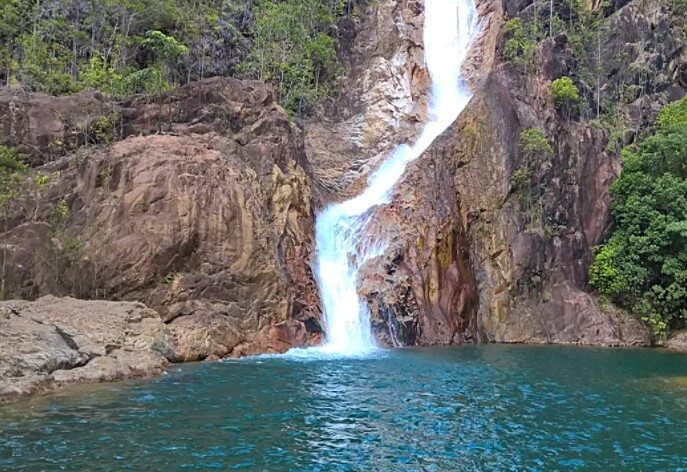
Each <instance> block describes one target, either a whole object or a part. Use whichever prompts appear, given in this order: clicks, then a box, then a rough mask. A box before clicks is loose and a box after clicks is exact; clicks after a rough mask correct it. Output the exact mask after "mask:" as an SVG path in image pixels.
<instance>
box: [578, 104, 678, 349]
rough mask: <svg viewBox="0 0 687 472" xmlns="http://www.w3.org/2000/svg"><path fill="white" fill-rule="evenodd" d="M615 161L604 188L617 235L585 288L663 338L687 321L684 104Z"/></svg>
mask: <svg viewBox="0 0 687 472" xmlns="http://www.w3.org/2000/svg"><path fill="white" fill-rule="evenodd" d="M622 159H623V172H622V174H621V176H620V177H619V178H618V179H617V180H616V181H615V182H614V184H613V185H612V187H611V197H612V199H613V207H612V213H613V218H614V220H615V223H616V228H615V230H614V232H613V234H612V235H611V237H610V239H609V241H608V242H607V243H606V244H605V245H604V246H602V247H601V248H600V249H599V250H598V252H597V254H596V257H595V260H594V263H593V264H592V266H591V268H590V274H589V275H590V283H591V285H592V286H593V287H594V288H596V289H597V290H598V291H599V292H601V293H603V294H605V295H608V296H610V297H611V298H612V299H613V300H614V301H615V302H616V303H617V304H619V305H621V306H623V307H625V308H627V309H629V310H632V311H635V312H637V313H639V314H640V315H641V316H642V318H643V319H644V320H645V321H646V322H647V323H648V324H650V325H651V326H652V327H653V328H654V330H655V332H656V333H657V334H658V335H661V336H662V335H665V332H666V330H667V329H671V328H679V327H682V326H684V324H685V321H686V320H687V98H684V99H682V100H681V101H679V102H677V103H675V104H673V105H669V106H667V107H665V108H664V109H663V110H662V112H661V113H660V115H659V117H658V120H657V126H656V133H655V134H654V135H653V136H651V137H649V138H647V139H646V140H644V142H642V143H641V144H640V145H639V147H638V148H637V149H634V150H632V149H625V150H624V151H623V153H622Z"/></svg>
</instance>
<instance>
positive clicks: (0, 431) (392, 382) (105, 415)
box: [0, 345, 687, 471]
mask: <svg viewBox="0 0 687 472" xmlns="http://www.w3.org/2000/svg"><path fill="white" fill-rule="evenodd" d="M0 426H1V428H0V470H60V469H64V470H137V471H139V470H209V469H220V470H266V471H281V470H294V471H320V470H321V471H349V470H360V471H378V470H379V471H405V470H413V471H414V470H418V471H425V470H427V471H446V470H542V471H550V470H602V469H607V470H618V469H624V470H647V471H648V470H652V471H653V470H687V356H684V355H679V354H671V353H667V352H661V351H649V350H636V351H631V350H601V349H574V348H553V347H521V346H497V345H488V346H480V347H474V346H473V347H462V348H453V349H432V350H414V349H413V350H397V351H384V352H382V353H381V354H379V355H377V356H375V357H373V358H368V359H357V360H355V359H350V360H311V361H304V360H288V359H280V358H261V359H260V358H259V359H247V360H241V361H231V362H224V363H214V364H196V365H185V366H181V367H177V366H175V367H173V368H172V369H171V370H170V373H169V374H168V375H166V376H164V377H163V378H161V379H159V380H155V381H151V382H146V383H138V384H119V385H115V386H113V385H101V386H97V387H90V388H86V389H79V390H78V391H71V392H66V393H64V394H61V395H59V396H52V397H44V398H36V399H32V400H30V401H24V402H20V403H15V404H12V405H6V406H3V407H0ZM681 468H682V469H681Z"/></svg>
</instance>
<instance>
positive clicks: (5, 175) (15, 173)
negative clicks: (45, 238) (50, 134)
mask: <svg viewBox="0 0 687 472" xmlns="http://www.w3.org/2000/svg"><path fill="white" fill-rule="evenodd" d="M26 161H27V158H26V156H24V155H23V154H21V153H19V152H17V151H16V150H14V149H12V148H9V147H7V146H3V145H1V144H0V221H2V223H3V227H2V228H0V230H2V231H6V229H7V228H6V223H7V220H6V210H7V205H8V204H9V203H10V201H11V200H12V199H14V198H16V197H17V195H18V194H19V190H20V187H21V184H22V182H23V180H24V175H25V173H26V171H27V169H28V165H27V164H26ZM6 276H7V248H6V247H5V246H3V247H2V251H1V252H0V300H2V299H4V297H5V292H6V286H5V283H6Z"/></svg>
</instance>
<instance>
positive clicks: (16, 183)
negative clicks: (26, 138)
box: [0, 145, 28, 218]
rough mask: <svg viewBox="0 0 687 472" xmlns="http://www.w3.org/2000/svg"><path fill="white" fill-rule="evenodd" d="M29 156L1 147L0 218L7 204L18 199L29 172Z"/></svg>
mask: <svg viewBox="0 0 687 472" xmlns="http://www.w3.org/2000/svg"><path fill="white" fill-rule="evenodd" d="M27 160H28V158H27V156H25V155H23V154H21V153H19V152H17V151H16V150H15V149H12V148H9V147H7V146H3V145H0V218H2V217H3V216H4V213H5V211H6V207H7V204H8V203H9V202H10V201H11V200H13V199H14V198H16V197H17V196H18V193H19V189H20V187H21V184H22V182H23V180H24V176H25V174H26V171H27V170H28V165H27Z"/></svg>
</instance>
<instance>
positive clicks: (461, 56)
mask: <svg viewBox="0 0 687 472" xmlns="http://www.w3.org/2000/svg"><path fill="white" fill-rule="evenodd" d="M476 31H477V12H476V8H475V4H474V0H425V20H424V33H423V37H424V48H425V49H424V52H425V65H426V67H427V70H428V71H429V75H430V78H431V95H430V100H429V109H428V116H429V120H428V121H427V123H425V125H424V127H423V129H422V131H421V133H420V135H419V137H418V138H417V141H416V142H415V143H414V144H413V145H412V146H409V145H401V146H399V147H397V148H396V149H395V150H394V152H393V153H392V154H391V155H390V156H389V157H388V158H387V159H386V160H385V161H384V162H383V163H382V164H381V166H380V167H379V168H378V169H377V170H376V171H375V172H373V173H372V174H371V175H370V177H369V178H368V182H367V187H366V188H365V190H364V191H363V192H362V193H361V194H359V195H358V196H356V197H354V198H352V199H350V200H346V201H344V202H341V203H336V204H332V205H330V206H328V207H327V208H326V209H325V210H324V211H322V212H321V213H320V214H319V215H317V218H316V223H315V243H316V256H315V261H314V262H315V264H314V269H315V276H316V281H317V284H318V287H319V291H320V294H321V297H322V308H323V321H324V328H325V342H324V344H323V346H322V347H320V348H317V349H319V350H322V351H324V352H326V353H329V354H336V355H343V356H359V355H365V354H368V353H370V352H372V351H374V350H375V349H376V343H375V340H374V337H373V334H372V330H371V325H370V312H369V308H368V307H367V304H366V303H365V301H364V300H361V298H360V296H359V294H358V290H357V279H358V272H359V270H360V268H361V267H362V266H363V264H365V263H366V262H367V261H369V260H370V259H372V258H374V257H377V256H379V255H381V254H383V252H384V249H385V242H384V241H383V240H381V239H380V238H371V237H370V235H367V234H366V229H367V227H368V225H369V223H370V221H371V219H372V218H373V217H374V209H375V207H377V206H379V205H384V204H388V203H390V201H391V197H392V190H393V188H394V186H395V185H396V184H397V183H398V182H399V180H400V179H401V178H402V177H403V173H404V172H405V169H406V166H407V165H408V163H410V162H411V161H413V160H415V159H417V158H418V157H420V156H421V155H422V154H423V153H424V152H425V151H426V150H427V149H428V148H429V146H430V145H431V144H432V142H433V141H434V140H435V139H436V137H437V136H439V135H440V134H441V133H442V132H443V131H444V130H446V129H447V128H448V127H449V126H450V125H451V124H452V123H453V122H454V121H455V120H456V119H457V118H458V116H459V115H460V113H461V112H462V111H463V109H464V108H465V106H466V105H467V103H468V101H469V100H470V98H471V96H472V95H471V93H470V91H469V90H468V89H467V86H466V85H465V83H464V81H463V79H462V74H461V68H462V66H463V63H464V61H465V58H466V56H467V52H468V49H469V47H470V44H471V42H472V39H473V37H474V35H475V33H476Z"/></svg>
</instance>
